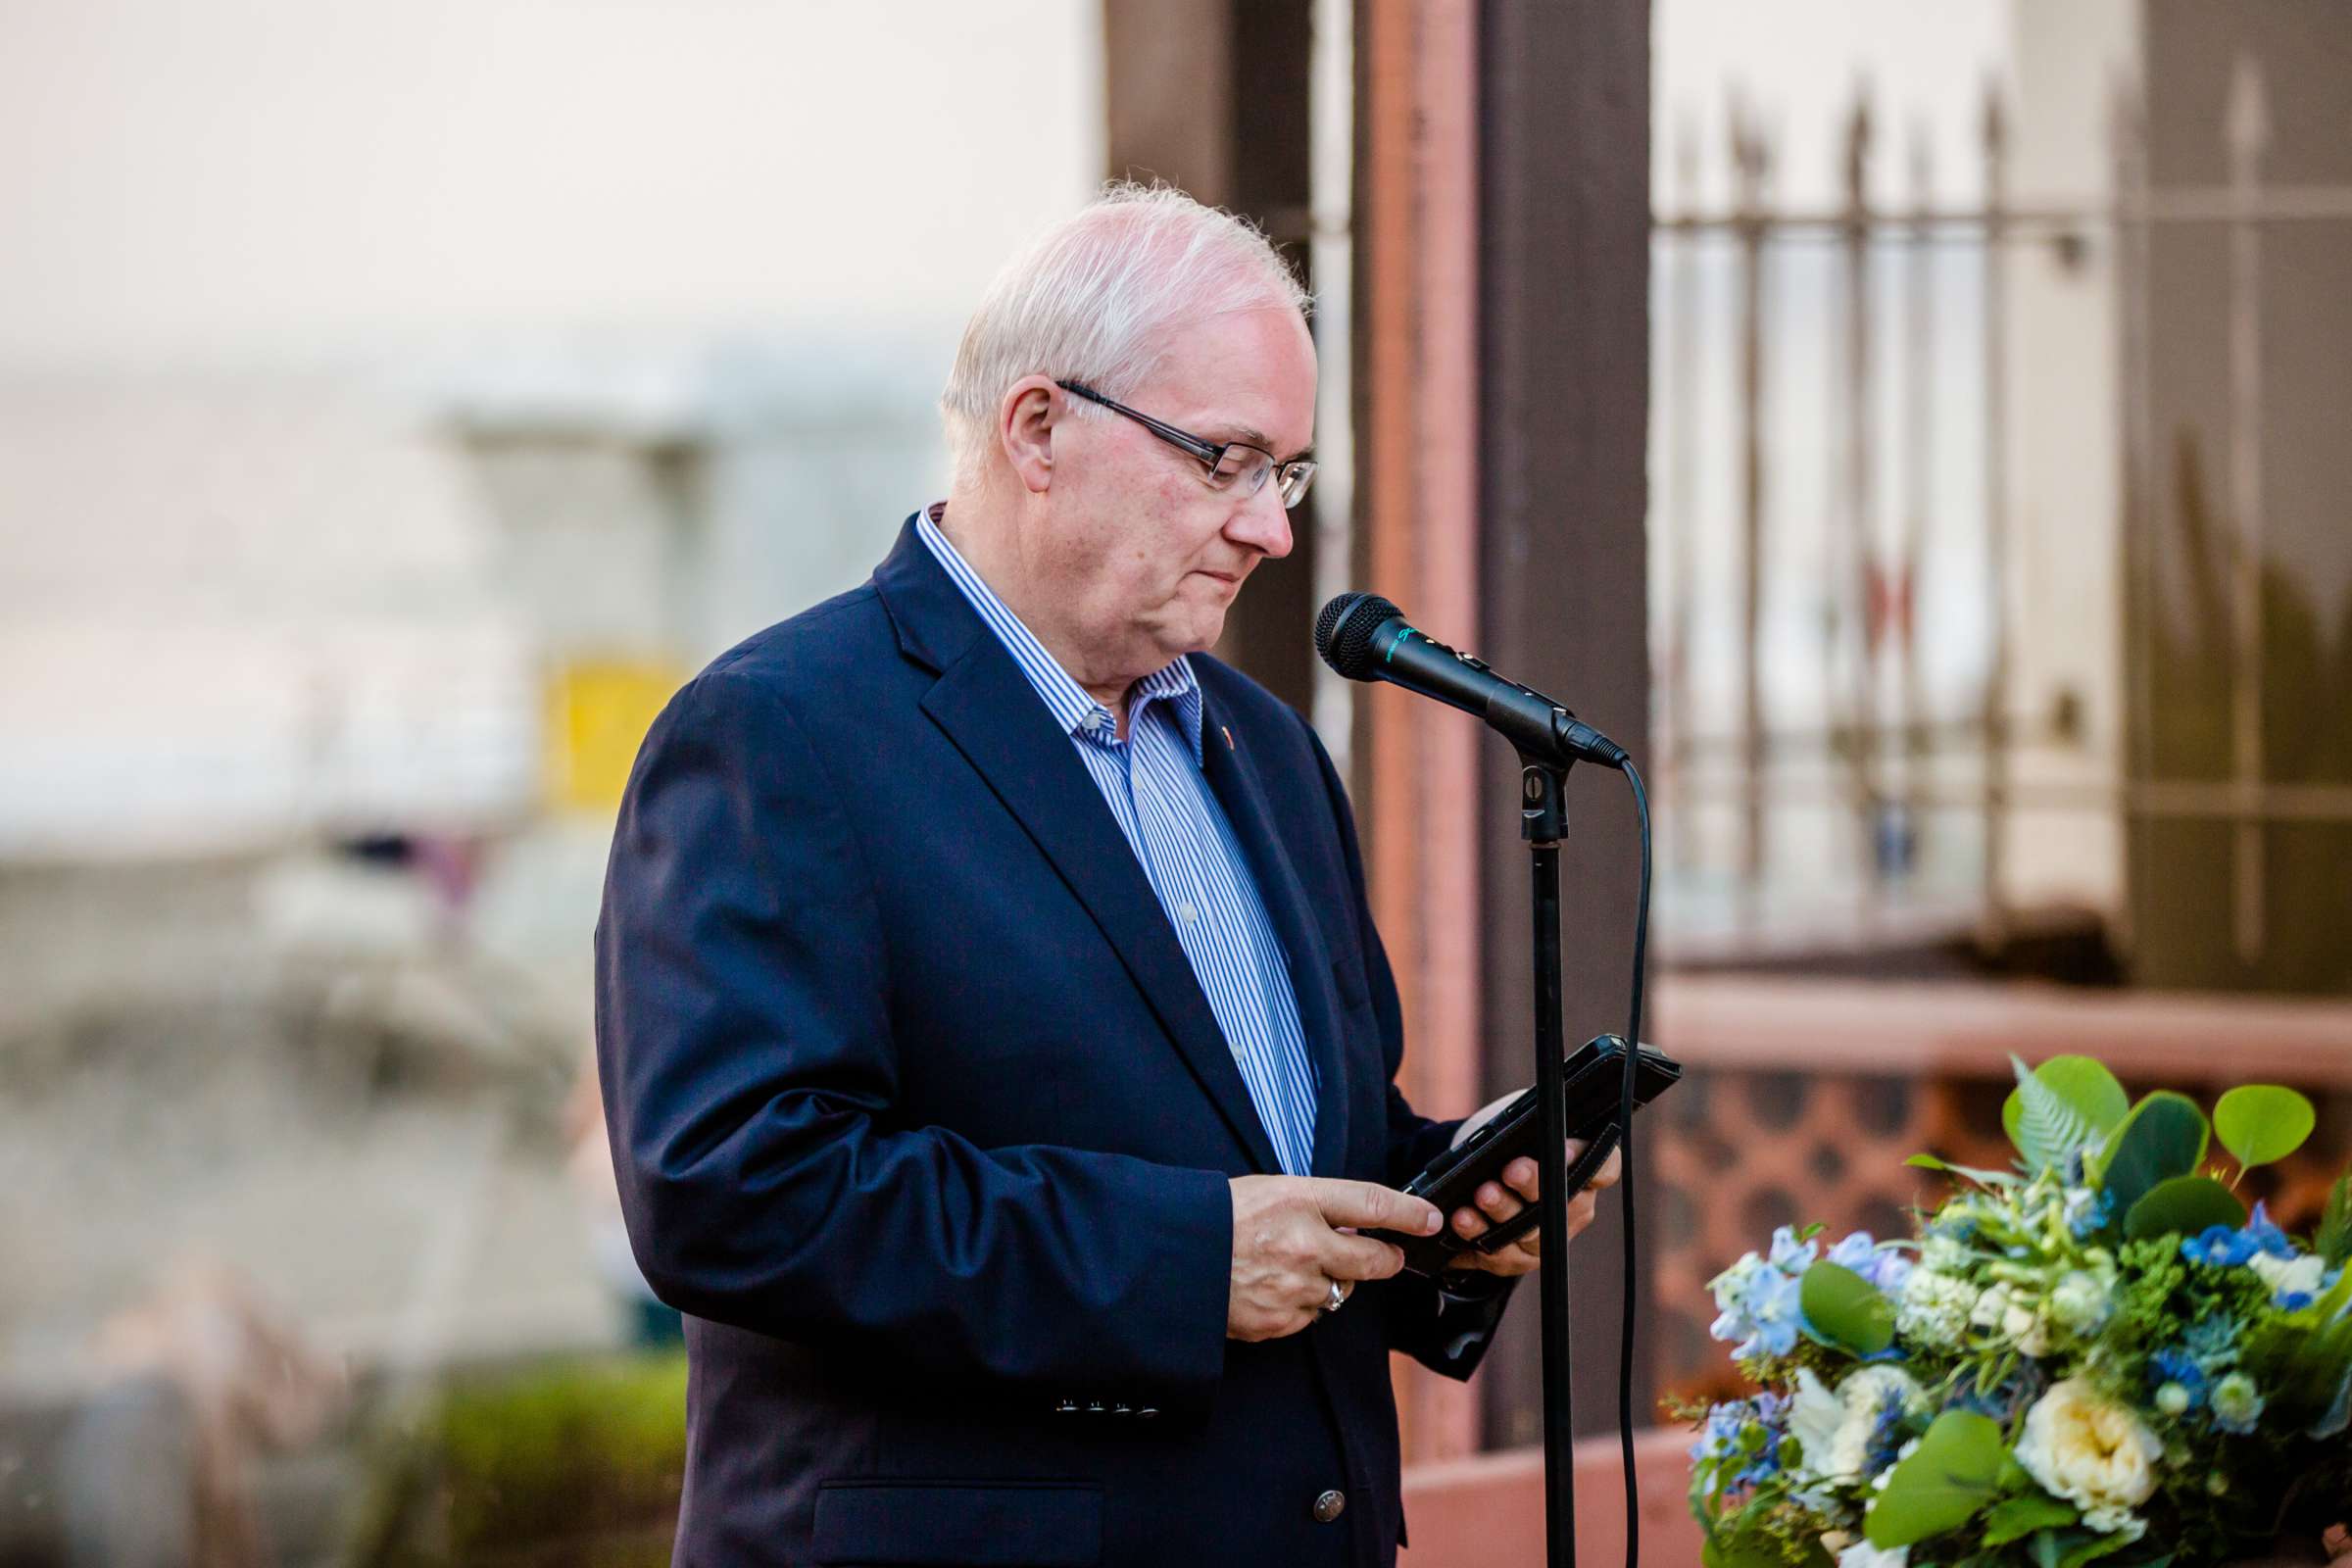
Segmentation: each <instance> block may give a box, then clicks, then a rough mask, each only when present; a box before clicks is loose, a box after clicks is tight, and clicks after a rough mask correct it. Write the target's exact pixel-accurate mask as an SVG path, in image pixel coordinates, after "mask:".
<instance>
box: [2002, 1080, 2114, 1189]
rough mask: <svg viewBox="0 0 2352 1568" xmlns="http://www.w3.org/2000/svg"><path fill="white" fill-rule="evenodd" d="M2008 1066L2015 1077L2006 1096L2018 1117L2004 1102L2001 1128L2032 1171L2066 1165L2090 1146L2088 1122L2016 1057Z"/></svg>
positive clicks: (2087, 1118) (2085, 1117)
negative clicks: (2014, 1105)
mask: <svg viewBox="0 0 2352 1568" xmlns="http://www.w3.org/2000/svg"><path fill="white" fill-rule="evenodd" d="M2077 1059H2078V1060H2084V1059H2087V1058H2082V1057H2078V1058H2077ZM2009 1065H2010V1066H2011V1067H2012V1068H2013V1069H2014V1070H2015V1071H2016V1073H2017V1087H2016V1088H2015V1089H2013V1090H2011V1091H2010V1092H2009V1098H2010V1099H2011V1100H2013V1101H2015V1102H2016V1103H2017V1105H2016V1112H2017V1113H2016V1114H2015V1115H2011V1114H2010V1107H2009V1105H2008V1104H2007V1103H2003V1104H2002V1106H2001V1125H2002V1126H2003V1127H2004V1128H2006V1129H2008V1133H2009V1141H2010V1142H2011V1143H2013V1144H2015V1145H2016V1146H2017V1152H2019V1153H2020V1154H2023V1155H2024V1156H2025V1158H2026V1163H2027V1165H2029V1166H2031V1167H2032V1168H2034V1169H2035V1170H2048V1169H2050V1168H2051V1167H2053V1166H2057V1165H2063V1164H2065V1163H2066V1156H2067V1155H2069V1154H2071V1153H2073V1152H2075V1151H2076V1150H2078V1149H2081V1148H2082V1146H2083V1145H2084V1144H2087V1143H2089V1142H2090V1140H2091V1136H2092V1134H2091V1126H2090V1118H2089V1117H2087V1116H2085V1115H2083V1114H2082V1112H2081V1111H2079V1110H2077V1109H2076V1108H2075V1107H2074V1106H2073V1105H2072V1104H2069V1103H2067V1100H2066V1097H2065V1096H2063V1095H2061V1094H2060V1093H2059V1092H2058V1091H2057V1090H2056V1089H2054V1088H2052V1087H2051V1086H2050V1085H2049V1084H2048V1083H2047V1082H2046V1081H2045V1080H2043V1079H2042V1078H2041V1077H2040V1075H2038V1074H2037V1073H2035V1072H2034V1069H2032V1068H2031V1067H2028V1066H2027V1065H2026V1064H2025V1063H2024V1062H2022V1061H2020V1060H2019V1059H2018V1058H2017V1057H2015V1056H2011V1057H2010V1058H2009Z"/></svg>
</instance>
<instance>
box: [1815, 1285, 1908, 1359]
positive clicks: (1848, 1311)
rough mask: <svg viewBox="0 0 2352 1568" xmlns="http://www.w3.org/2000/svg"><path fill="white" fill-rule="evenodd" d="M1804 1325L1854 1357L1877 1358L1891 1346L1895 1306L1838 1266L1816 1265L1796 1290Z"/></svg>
mask: <svg viewBox="0 0 2352 1568" xmlns="http://www.w3.org/2000/svg"><path fill="white" fill-rule="evenodd" d="M1796 1300H1797V1305H1798V1306H1799V1307H1801V1308H1802V1309H1803V1311H1804V1314H1805V1326H1806V1327H1808V1328H1810V1329H1811V1330H1813V1332H1814V1333H1815V1334H1816V1335H1817V1336H1819V1337H1820V1338H1821V1339H1822V1340H1824V1341H1826V1342H1828V1343H1829V1344H1831V1345H1835V1346H1838V1347H1839V1348H1843V1349H1847V1350H1851V1351H1853V1352H1854V1354H1856V1355H1876V1354H1878V1353H1879V1352H1880V1351H1881V1350H1884V1349H1885V1348H1887V1347H1888V1346H1889V1345H1892V1344H1893V1343H1894V1303H1893V1302H1892V1301H1889V1300H1888V1299H1887V1298H1886V1296H1885V1295H1884V1294H1882V1293H1881V1292H1880V1290H1879V1288H1878V1287H1877V1286H1875V1285H1873V1284H1871V1283H1870V1281H1868V1280H1866V1279H1864V1278H1863V1277H1862V1276H1861V1275H1859V1274H1857V1273H1855V1272H1854V1271H1853V1270H1852V1269H1850V1268H1846V1267H1844V1266H1842V1265H1840V1264H1838V1263H1816V1264H1814V1265H1813V1266H1812V1267H1811V1268H1809V1269H1806V1270H1805V1277H1804V1279H1803V1280H1802V1281H1801V1282H1799V1284H1798V1285H1797V1289H1796Z"/></svg>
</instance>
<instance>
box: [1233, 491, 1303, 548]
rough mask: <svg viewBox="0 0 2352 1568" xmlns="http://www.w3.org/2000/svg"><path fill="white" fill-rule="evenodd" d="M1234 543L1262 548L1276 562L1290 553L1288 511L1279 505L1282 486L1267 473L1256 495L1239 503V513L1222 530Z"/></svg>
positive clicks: (1289, 516)
mask: <svg viewBox="0 0 2352 1568" xmlns="http://www.w3.org/2000/svg"><path fill="white" fill-rule="evenodd" d="M1226 531H1227V532H1228V533H1229V534H1230V535H1231V536H1232V537H1233V538H1234V539H1235V541H1237V542H1238V543H1241V544H1246V545H1248V546H1250V548H1251V549H1253V550H1259V551H1263V552H1264V553H1265V554H1266V555H1267V556H1269V557H1271V558H1272V559H1273V560H1276V561H1280V560H1281V559H1282V558H1283V557H1285V556H1287V555H1289V554H1290V553H1291V515H1290V513H1289V511H1288V510H1286V509H1285V508H1284V506H1283V504H1282V486H1281V484H1280V483H1279V482H1278V481H1276V480H1275V479H1274V478H1273V477H1272V476H1271V475H1269V476H1268V477H1267V479H1266V482H1265V484H1264V485H1262V486H1260V487H1259V489H1258V492H1257V494H1255V495H1253V496H1251V497H1250V499H1249V500H1248V501H1246V502H1244V503H1243V504H1242V510H1241V515H1239V516H1237V517H1235V518H1234V520H1233V526H1232V527H1230V528H1229V529H1227V530H1226Z"/></svg>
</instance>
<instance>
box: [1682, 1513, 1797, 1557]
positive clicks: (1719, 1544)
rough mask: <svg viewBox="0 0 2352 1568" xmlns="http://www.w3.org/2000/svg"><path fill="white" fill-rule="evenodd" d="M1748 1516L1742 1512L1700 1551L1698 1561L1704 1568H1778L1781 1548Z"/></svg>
mask: <svg viewBox="0 0 2352 1568" xmlns="http://www.w3.org/2000/svg"><path fill="white" fill-rule="evenodd" d="M1751 1512H1753V1510H1752V1509H1747V1510H1742V1511H1741V1512H1740V1516H1739V1518H1738V1519H1737V1520H1736V1521H1735V1522H1734V1523H1733V1525H1732V1526H1731V1528H1729V1529H1727V1530H1725V1531H1723V1532H1721V1533H1720V1534H1719V1535H1718V1536H1716V1537H1715V1539H1713V1540H1711V1541H1709V1542H1708V1543H1707V1544H1706V1545H1705V1546H1704V1547H1702V1548H1701V1549H1700V1551H1699V1554H1698V1556H1699V1561H1700V1562H1701V1563H1703V1564H1704V1565H1705V1568H1782V1561H1783V1559H1782V1557H1781V1548H1780V1547H1779V1545H1778V1544H1775V1543H1774V1541H1773V1539H1772V1537H1771V1536H1770V1535H1768V1534H1766V1533H1765V1530H1764V1527H1763V1526H1762V1525H1761V1524H1759V1523H1758V1522H1757V1521H1755V1520H1753V1519H1751V1518H1749V1517H1748V1515H1749V1513H1751Z"/></svg>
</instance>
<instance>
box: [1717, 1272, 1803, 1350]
mask: <svg viewBox="0 0 2352 1568" xmlns="http://www.w3.org/2000/svg"><path fill="white" fill-rule="evenodd" d="M1748 1315H1749V1317H1750V1319H1751V1320H1752V1321H1753V1322H1754V1324H1755V1332H1754V1336H1753V1338H1751V1339H1750V1340H1749V1341H1748V1342H1747V1344H1746V1345H1744V1346H1741V1347H1740V1348H1739V1349H1737V1350H1734V1351H1733V1352H1732V1354H1733V1355H1735V1356H1741V1357H1744V1356H1747V1355H1753V1354H1754V1353H1755V1352H1756V1351H1757V1350H1759V1349H1761V1350H1762V1351H1763V1352H1764V1353H1765V1354H1766V1355H1787V1354H1788V1353H1789V1351H1790V1350H1793V1349H1795V1348H1796V1328H1797V1324H1798V1323H1799V1322H1800V1321H1801V1320H1802V1319H1803V1317H1804V1308H1803V1306H1802V1305H1801V1304H1800V1303H1799V1300H1798V1286H1797V1282H1796V1281H1795V1280H1793V1279H1791V1278H1790V1277H1789V1276H1788V1275H1786V1274H1782V1273H1779V1272H1774V1273H1771V1274H1767V1275H1765V1276H1764V1277H1763V1278H1762V1279H1760V1280H1758V1281H1757V1282H1756V1289H1755V1291H1754V1292H1753V1293H1752V1294H1751V1295H1750V1296H1749V1298H1748Z"/></svg>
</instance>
